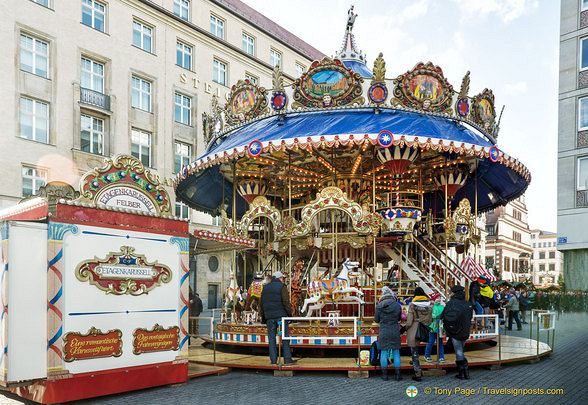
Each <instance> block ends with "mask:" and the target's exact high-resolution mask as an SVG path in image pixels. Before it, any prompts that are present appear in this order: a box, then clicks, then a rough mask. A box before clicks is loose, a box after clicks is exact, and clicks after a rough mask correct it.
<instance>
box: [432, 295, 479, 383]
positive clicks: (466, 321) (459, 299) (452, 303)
mask: <svg viewBox="0 0 588 405" xmlns="http://www.w3.org/2000/svg"><path fill="white" fill-rule="evenodd" d="M451 292H452V293H453V295H452V296H451V299H450V300H449V302H448V303H447V305H445V308H444V309H443V312H441V315H440V316H439V318H441V320H443V327H444V328H445V333H446V334H447V336H448V337H449V338H450V339H451V343H453V348H454V349H455V363H456V364H457V369H458V374H457V375H456V376H455V377H456V378H459V379H462V380H463V379H466V380H469V379H470V371H469V369H468V360H467V359H466V357H465V355H464V350H463V349H464V346H465V342H466V340H468V338H469V336H470V328H471V326H472V316H473V312H474V309H473V305H472V303H471V302H468V301H466V299H465V288H463V287H462V286H460V285H455V286H453V287H451Z"/></svg>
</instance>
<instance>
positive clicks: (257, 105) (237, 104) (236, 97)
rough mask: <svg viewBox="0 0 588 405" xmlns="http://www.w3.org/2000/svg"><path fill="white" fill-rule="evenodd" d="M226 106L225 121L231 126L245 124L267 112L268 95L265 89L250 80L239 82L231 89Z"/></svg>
mask: <svg viewBox="0 0 588 405" xmlns="http://www.w3.org/2000/svg"><path fill="white" fill-rule="evenodd" d="M228 100H229V101H227V103H226V104H225V119H226V121H227V123H228V124H229V125H234V124H236V123H239V122H245V121H248V120H250V119H252V118H255V117H257V116H259V115H262V114H265V113H266V112H267V95H266V90H265V88H263V87H258V86H257V85H255V84H253V83H251V82H250V81H249V79H245V80H244V81H243V80H239V81H238V82H237V84H236V85H234V86H233V87H232V88H231V93H230V94H229V98H228Z"/></svg>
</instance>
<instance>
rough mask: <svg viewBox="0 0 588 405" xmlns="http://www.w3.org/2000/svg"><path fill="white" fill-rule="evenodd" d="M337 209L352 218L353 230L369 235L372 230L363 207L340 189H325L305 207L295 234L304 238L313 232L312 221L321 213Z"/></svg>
mask: <svg viewBox="0 0 588 405" xmlns="http://www.w3.org/2000/svg"><path fill="white" fill-rule="evenodd" d="M328 209H336V210H340V211H343V212H345V213H346V214H347V215H349V217H350V218H351V221H352V225H353V229H354V230H355V231H356V232H359V233H361V234H366V233H369V232H370V231H371V229H372V227H371V226H370V224H369V223H368V221H367V219H366V218H364V216H363V212H362V209H361V206H360V205H359V204H358V203H356V202H354V201H352V200H350V199H348V198H347V195H346V194H345V193H344V192H343V191H342V190H341V189H340V188H338V187H325V188H324V189H322V190H321V192H320V193H319V195H318V196H317V198H316V199H315V200H314V201H312V202H310V203H309V204H307V205H305V206H304V208H302V210H301V221H300V222H299V223H298V224H297V225H296V228H295V229H294V234H295V235H297V236H304V235H306V234H308V233H309V232H310V231H311V227H310V224H311V223H312V219H313V218H314V217H315V216H316V215H317V214H318V213H319V212H321V211H324V210H328Z"/></svg>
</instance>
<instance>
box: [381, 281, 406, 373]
mask: <svg viewBox="0 0 588 405" xmlns="http://www.w3.org/2000/svg"><path fill="white" fill-rule="evenodd" d="M401 316H402V308H401V307H400V304H399V303H398V301H397V300H396V293H395V292H394V291H392V290H391V289H390V288H389V287H387V286H384V287H383V288H382V298H380V301H378V304H377V305H376V314H375V315H374V322H376V323H379V324H380V333H379V335H378V348H379V350H380V366H381V367H382V379H383V380H387V379H388V352H389V351H390V350H392V353H393V356H394V375H395V380H396V381H400V380H401V379H402V378H401V377H400V331H399V327H398V322H400V318H401Z"/></svg>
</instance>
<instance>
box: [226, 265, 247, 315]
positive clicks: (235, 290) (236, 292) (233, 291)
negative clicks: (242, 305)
mask: <svg viewBox="0 0 588 405" xmlns="http://www.w3.org/2000/svg"><path fill="white" fill-rule="evenodd" d="M235 299H237V300H236V301H234V300H235ZM233 301H234V302H235V307H237V304H239V302H241V301H243V296H242V295H241V289H240V288H239V286H238V285H237V281H236V280H235V277H234V276H233V273H231V283H230V284H229V287H228V288H227V290H226V291H225V311H226V310H228V309H229V304H231V303H232V302H233ZM236 312H240V311H236ZM238 315H239V313H238Z"/></svg>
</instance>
